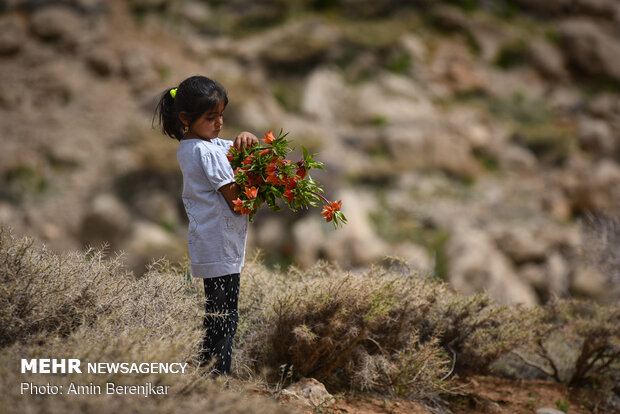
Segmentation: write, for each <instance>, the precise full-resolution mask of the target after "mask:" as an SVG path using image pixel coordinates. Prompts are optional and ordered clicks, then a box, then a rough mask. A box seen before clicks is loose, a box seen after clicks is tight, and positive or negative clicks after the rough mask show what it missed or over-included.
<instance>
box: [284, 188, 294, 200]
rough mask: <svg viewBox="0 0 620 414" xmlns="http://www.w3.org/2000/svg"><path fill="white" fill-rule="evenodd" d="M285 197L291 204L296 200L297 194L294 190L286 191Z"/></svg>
mask: <svg viewBox="0 0 620 414" xmlns="http://www.w3.org/2000/svg"><path fill="white" fill-rule="evenodd" d="M283 196H284V198H286V201H288V202H289V203H290V202H292V201H293V200H294V199H295V193H293V190H291V189H288V190H286V191H285V192H284V194H283Z"/></svg>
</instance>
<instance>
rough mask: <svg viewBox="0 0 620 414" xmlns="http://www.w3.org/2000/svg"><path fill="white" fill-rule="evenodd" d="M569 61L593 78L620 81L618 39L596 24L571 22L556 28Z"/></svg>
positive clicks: (582, 20) (591, 22) (577, 20)
mask: <svg viewBox="0 0 620 414" xmlns="http://www.w3.org/2000/svg"><path fill="white" fill-rule="evenodd" d="M559 31H560V34H561V36H562V38H563V40H564V43H565V47H563V48H562V50H563V51H564V53H565V54H566V56H567V59H568V60H569V61H571V62H572V63H573V64H574V65H575V66H577V67H578V68H579V69H581V70H582V71H584V72H586V73H588V74H590V75H593V76H601V75H602V76H607V77H609V78H611V79H614V80H616V81H618V82H620V40H619V39H618V38H617V37H614V36H613V35H611V34H609V33H607V32H605V31H604V29H603V28H602V27H601V25H598V24H597V23H596V22H594V21H591V20H585V19H574V20H568V21H565V22H563V23H562V24H560V25H559Z"/></svg>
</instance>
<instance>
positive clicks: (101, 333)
mask: <svg viewBox="0 0 620 414" xmlns="http://www.w3.org/2000/svg"><path fill="white" fill-rule="evenodd" d="M121 269H122V266H121V263H120V260H119V259H118V258H115V259H104V258H103V255H102V253H101V252H96V251H91V252H86V253H69V254H63V255H56V254H53V253H51V252H49V251H48V250H46V249H44V248H41V247H36V246H35V244H34V242H33V241H32V240H30V239H17V238H15V237H14V236H12V235H11V234H10V232H9V231H8V230H7V229H2V230H1V231H0V277H1V278H2V285H1V286H2V287H1V289H2V290H1V293H0V305H1V306H0V308H1V310H0V312H1V313H0V315H1V321H2V324H1V326H2V328H1V329H2V335H1V336H0V337H1V338H2V348H0V361H1V363H0V387H1V388H2V389H3V393H2V397H0V405H1V406H2V407H6V409H7V412H15V413H18V412H19V413H24V412H49V413H65V412H95V413H96V412H111V411H112V412H113V411H118V412H136V413H138V412H149V413H171V412H188V411H190V412H198V411H200V412H218V413H244V412H253V413H284V412H289V411H290V410H288V409H285V408H283V407H280V406H278V405H277V404H276V403H275V402H274V401H268V400H265V399H260V400H259V399H257V398H249V397H248V396H247V395H244V394H243V393H239V392H238V393H232V392H226V391H223V390H222V387H221V385H222V384H221V382H218V381H215V382H214V381H210V380H207V379H206V378H205V377H203V374H204V373H205V370H204V369H201V368H198V366H197V364H196V362H195V360H194V358H195V355H196V351H197V345H198V343H199V340H200V337H201V335H202V328H201V322H202V312H203V311H202V309H203V308H202V300H201V295H200V294H198V292H200V291H199V290H198V289H196V288H197V287H198V284H193V283H190V284H188V283H187V282H185V280H184V278H183V276H182V272H177V271H175V269H172V268H170V267H169V266H167V265H166V264H165V263H160V264H158V265H155V266H153V267H152V268H151V269H150V270H149V272H147V273H146V274H145V275H144V276H142V277H140V278H137V277H134V276H133V275H132V274H127V273H126V272H124V271H122V270H121ZM21 358H28V359H30V358H78V359H80V360H81V361H82V363H83V365H85V364H86V362H138V363H139V362H180V363H184V362H187V363H188V364H189V365H188V372H186V373H185V374H159V373H158V374H120V373H118V374H93V373H87V372H86V371H85V370H84V369H83V371H82V374H64V375H61V374H56V375H54V374H21V373H20V359H21ZM22 382H32V383H34V384H37V385H45V384H47V383H50V384H52V385H63V386H64V389H65V390H66V389H68V385H69V384H70V383H71V382H74V383H76V384H80V385H88V384H90V383H93V384H97V385H104V384H105V383H106V382H114V383H116V384H136V385H139V384H145V383H147V382H151V383H152V384H155V385H157V384H160V385H169V386H170V389H169V393H168V395H163V396H154V395H151V396H149V397H148V398H145V397H143V396H140V395H134V396H131V395H82V396H76V395H62V396H60V395H58V396H50V395H38V396H34V395H21V394H20V384H21V383H22ZM103 388H104V389H105V387H103Z"/></svg>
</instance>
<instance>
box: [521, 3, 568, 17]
mask: <svg viewBox="0 0 620 414" xmlns="http://www.w3.org/2000/svg"><path fill="white" fill-rule="evenodd" d="M514 3H516V4H518V5H519V6H522V7H524V8H526V9H529V10H532V11H534V12H538V13H542V14H560V13H564V12H567V11H568V10H570V8H571V7H572V6H573V3H574V0H547V1H537V0H514Z"/></svg>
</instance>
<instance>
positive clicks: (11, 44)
mask: <svg viewBox="0 0 620 414" xmlns="http://www.w3.org/2000/svg"><path fill="white" fill-rule="evenodd" d="M0 27H2V31H0V56H7V55H12V54H15V53H17V52H19V50H20V49H21V48H22V45H23V44H24V43H25V42H26V25H25V24H24V21H23V20H22V19H20V18H18V17H17V16H14V15H6V16H2V17H0Z"/></svg>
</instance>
